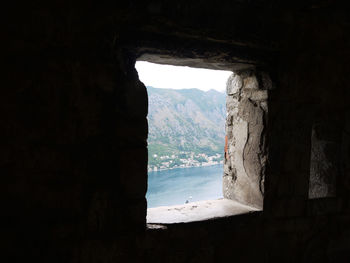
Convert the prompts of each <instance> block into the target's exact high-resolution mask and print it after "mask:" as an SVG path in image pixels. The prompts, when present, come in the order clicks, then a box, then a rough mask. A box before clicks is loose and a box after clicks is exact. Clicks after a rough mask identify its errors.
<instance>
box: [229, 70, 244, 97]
mask: <svg viewBox="0 0 350 263" xmlns="http://www.w3.org/2000/svg"><path fill="white" fill-rule="evenodd" d="M242 85H243V82H242V78H241V77H240V76H239V75H237V74H235V73H233V74H232V75H231V76H230V77H229V78H228V80H227V85H226V92H227V95H233V94H235V93H237V92H239V90H240V89H241V88H242Z"/></svg>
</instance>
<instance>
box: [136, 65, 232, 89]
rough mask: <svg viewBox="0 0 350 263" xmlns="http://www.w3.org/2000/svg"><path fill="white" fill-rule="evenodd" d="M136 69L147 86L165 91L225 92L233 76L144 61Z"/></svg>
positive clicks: (228, 73) (216, 71)
mask: <svg viewBox="0 0 350 263" xmlns="http://www.w3.org/2000/svg"><path fill="white" fill-rule="evenodd" d="M136 69H137V72H138V73H139V78H140V80H141V81H142V82H143V83H144V84H145V85H146V86H152V87H155V88H163V89H193V88H196V89H201V90H205V91H207V90H210V89H215V90H218V91H225V90H226V81H227V79H228V77H229V76H230V75H231V74H232V72H231V71H223V70H209V69H199V68H190V67H180V66H170V65H159V64H154V63H149V62H144V61H137V62H136Z"/></svg>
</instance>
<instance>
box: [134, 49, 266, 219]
mask: <svg viewBox="0 0 350 263" xmlns="http://www.w3.org/2000/svg"><path fill="white" fill-rule="evenodd" d="M137 61H148V62H152V63H158V64H167V65H176V66H190V67H197V68H207V69H221V70H230V71H232V72H233V74H232V75H231V76H230V77H229V79H228V80H227V90H226V93H227V94H226V95H227V96H226V105H227V107H228V108H229V107H231V106H232V101H236V102H237V103H238V104H237V106H236V107H233V108H232V110H233V111H232V112H230V113H228V114H227V118H226V125H225V126H226V128H225V129H226V136H227V138H228V142H227V143H228V145H227V150H228V151H227V155H225V160H224V175H223V195H224V199H218V200H204V201H199V202H192V203H188V204H183V205H175V206H164V207H155V208H148V209H147V223H148V224H172V223H189V222H196V221H203V220H208V219H215V218H222V217H228V216H234V215H239V214H244V213H251V212H256V211H261V210H262V209H263V196H264V181H265V167H266V160H267V154H268V151H267V145H266V132H265V131H266V124H267V114H268V90H270V89H272V82H271V79H270V77H269V75H268V74H267V73H266V72H262V71H259V70H257V69H256V68H255V67H253V66H248V67H247V66H242V65H241V66H239V67H237V66H233V65H232V67H231V68H230V67H228V66H227V65H224V67H220V66H218V65H217V64H213V63H212V62H209V63H208V62H205V61H204V62H203V61H202V60H201V61H198V60H194V59H193V60H192V59H174V58H170V59H169V57H166V56H165V57H163V58H161V57H160V56H159V55H149V54H146V55H143V56H142V57H139V58H138V59H137ZM230 105H231V106H230ZM247 108H248V109H253V112H254V113H253V114H247ZM257 115H259V116H257ZM251 116H253V117H252V118H251ZM235 122H238V123H240V124H242V123H246V124H245V127H246V128H247V129H246V131H247V132H248V133H247V135H246V136H244V135H242V134H241V133H239V132H238V133H237V132H236V133H235V131H236V129H232V127H230V125H231V124H232V123H235ZM231 126H232V125H231ZM261 126H262V127H261ZM248 128H249V129H248ZM229 133H231V134H230V135H229ZM233 138H236V139H238V140H245V143H244V144H245V145H246V147H245V148H246V149H249V151H248V152H245V151H244V150H243V151H242V152H241V154H238V152H237V151H233V150H232V146H233V144H232V141H231V139H233ZM254 147H256V150H254V151H253V149H254ZM239 162H240V163H241V164H242V163H243V164H244V165H243V166H244V167H247V168H245V169H247V170H248V171H243V172H242V170H239V169H235V167H236V166H238V163H239ZM252 163H255V164H254V165H253V164H252ZM246 164H249V165H246ZM247 179H248V180H247ZM240 189H245V191H246V192H247V194H242V193H243V192H242V191H241V190H240Z"/></svg>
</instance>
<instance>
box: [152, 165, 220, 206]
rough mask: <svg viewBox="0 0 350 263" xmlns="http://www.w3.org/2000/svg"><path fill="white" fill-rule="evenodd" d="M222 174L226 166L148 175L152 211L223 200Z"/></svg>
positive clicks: (167, 171) (175, 170)
mask: <svg viewBox="0 0 350 263" xmlns="http://www.w3.org/2000/svg"><path fill="white" fill-rule="evenodd" d="M222 175H223V165H222V164H218V165H213V166H204V167H192V168H184V169H173V170H165V171H159V172H148V191H147V195H146V197H147V203H148V208H151V207H157V206H163V205H178V204H184V203H185V202H186V200H189V201H192V202H194V201H199V200H208V199H217V198H222ZM191 197H192V198H191Z"/></svg>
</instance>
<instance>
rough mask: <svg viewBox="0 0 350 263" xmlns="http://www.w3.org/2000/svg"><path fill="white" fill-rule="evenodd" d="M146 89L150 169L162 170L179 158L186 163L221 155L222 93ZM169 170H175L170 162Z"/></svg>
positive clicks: (223, 130) (222, 130)
mask: <svg viewBox="0 0 350 263" xmlns="http://www.w3.org/2000/svg"><path fill="white" fill-rule="evenodd" d="M146 88H147V92H148V98H149V113H148V116H147V118H148V123H149V136H148V150H149V166H150V167H151V168H152V167H153V168H154V167H157V168H161V164H162V163H167V162H168V163H169V162H170V160H171V159H181V158H178V157H179V156H180V155H181V156H182V157H187V160H188V159H191V158H192V159H193V158H196V156H199V155H200V154H202V155H203V154H204V155H203V156H202V157H203V158H204V157H205V156H207V157H208V158H209V156H217V155H218V154H219V155H221V154H222V152H223V147H224V137H225V115H226V109H225V97H226V95H225V94H224V93H221V92H219V91H216V90H209V91H202V90H199V89H195V88H194V89H176V90H175V89H160V88H155V87H152V86H147V87H146ZM166 156H168V158H167V157H166ZM171 156H173V157H172V158H170V157H171ZM191 156H192V157H191ZM161 157H163V158H161ZM203 158H199V157H197V159H203ZM182 159H186V158H182ZM164 160H166V161H164ZM178 165H182V164H181V161H178ZM170 166H175V167H177V166H176V165H174V164H173V162H170Z"/></svg>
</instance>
